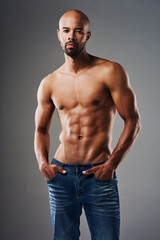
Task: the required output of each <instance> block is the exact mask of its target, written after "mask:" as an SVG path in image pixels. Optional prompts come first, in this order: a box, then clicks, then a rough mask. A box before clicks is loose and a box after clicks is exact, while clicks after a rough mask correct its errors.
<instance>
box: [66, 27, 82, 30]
mask: <svg viewBox="0 0 160 240" xmlns="http://www.w3.org/2000/svg"><path fill="white" fill-rule="evenodd" d="M62 29H70V28H69V27H63V28H62ZM75 29H76V30H77V29H78V30H83V28H80V27H77V28H75Z"/></svg>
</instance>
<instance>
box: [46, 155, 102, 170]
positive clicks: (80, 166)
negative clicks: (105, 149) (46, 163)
mask: <svg viewBox="0 0 160 240" xmlns="http://www.w3.org/2000/svg"><path fill="white" fill-rule="evenodd" d="M103 163H105V161H103V162H98V163H91V164H69V163H63V162H60V161H58V160H57V159H55V158H53V159H52V162H51V164H57V165H58V166H60V167H62V168H69V169H72V170H76V169H78V170H85V169H90V168H92V167H94V166H97V165H100V164H103Z"/></svg>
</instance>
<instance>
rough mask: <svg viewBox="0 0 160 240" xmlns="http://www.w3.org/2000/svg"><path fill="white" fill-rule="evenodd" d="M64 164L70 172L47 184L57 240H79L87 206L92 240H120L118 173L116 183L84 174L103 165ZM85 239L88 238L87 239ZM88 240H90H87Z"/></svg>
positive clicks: (59, 163)
mask: <svg viewBox="0 0 160 240" xmlns="http://www.w3.org/2000/svg"><path fill="white" fill-rule="evenodd" d="M103 163H104V162H101V163H96V164H64V163H61V162H59V161H58V160H56V159H55V158H53V159H52V162H51V164H57V165H58V166H60V167H62V168H63V169H65V170H66V171H67V173H66V174H61V173H59V172H58V173H57V174H56V176H55V177H54V178H52V179H50V180H48V181H47V185H48V192H49V203H50V212H51V219H52V223H53V230H54V234H53V239H54V240H79V237H80V230H79V225H80V216H81V213H82V207H84V211H85V215H86V218H87V222H88V226H89V230H90V233H91V239H92V240H119V235H120V209H119V194H118V186H117V177H116V172H115V173H114V178H113V180H101V179H97V178H95V176H94V175H93V174H89V175H84V174H83V173H82V171H84V170H87V169H90V168H92V167H94V166H96V165H99V164H103ZM83 240H84V239H83ZM85 240H88V239H85Z"/></svg>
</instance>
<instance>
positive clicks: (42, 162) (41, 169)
mask: <svg viewBox="0 0 160 240" xmlns="http://www.w3.org/2000/svg"><path fill="white" fill-rule="evenodd" d="M48 165H49V162H48V161H47V160H43V161H40V163H39V170H40V171H41V172H43V169H44V168H46V167H47V166H48Z"/></svg>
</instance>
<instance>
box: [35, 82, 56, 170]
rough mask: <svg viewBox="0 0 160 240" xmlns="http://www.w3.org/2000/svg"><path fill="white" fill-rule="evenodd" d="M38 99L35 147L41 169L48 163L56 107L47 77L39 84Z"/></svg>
mask: <svg viewBox="0 0 160 240" xmlns="http://www.w3.org/2000/svg"><path fill="white" fill-rule="evenodd" d="M37 100H38V106H37V109H36V113H35V137H34V149H35V154H36V158H37V161H38V165H39V169H40V170H41V169H42V166H43V165H45V164H46V163H48V153H49V145H50V137H49V128H50V124H51V119H52V115H53V112H54V108H55V107H54V104H53V102H52V100H51V94H50V89H49V86H48V84H47V80H46V79H43V80H42V82H41V84H40V86H39V89H38V93H37Z"/></svg>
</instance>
